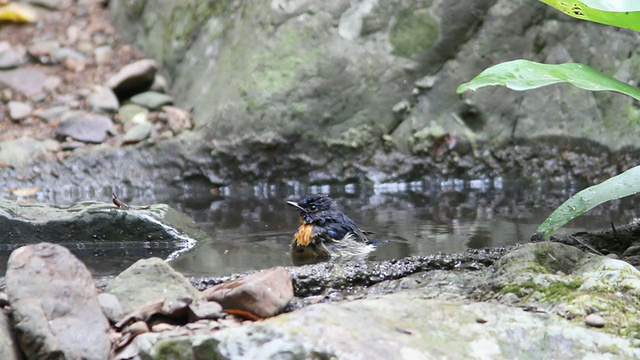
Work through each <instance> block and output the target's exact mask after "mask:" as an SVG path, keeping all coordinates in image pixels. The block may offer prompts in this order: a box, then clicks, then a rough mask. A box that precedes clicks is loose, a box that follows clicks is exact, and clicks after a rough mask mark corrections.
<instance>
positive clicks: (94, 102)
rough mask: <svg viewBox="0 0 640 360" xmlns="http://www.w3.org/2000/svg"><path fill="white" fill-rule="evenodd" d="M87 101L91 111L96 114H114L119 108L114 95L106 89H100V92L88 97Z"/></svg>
mask: <svg viewBox="0 0 640 360" xmlns="http://www.w3.org/2000/svg"><path fill="white" fill-rule="evenodd" d="M88 100H89V104H90V105H91V111H93V112H97V113H107V114H110V113H115V112H116V111H118V107H120V102H119V101H118V98H117V97H116V94H114V93H113V91H111V89H109V88H106V87H103V88H100V90H98V91H96V92H94V93H92V94H91V95H89V99H88Z"/></svg>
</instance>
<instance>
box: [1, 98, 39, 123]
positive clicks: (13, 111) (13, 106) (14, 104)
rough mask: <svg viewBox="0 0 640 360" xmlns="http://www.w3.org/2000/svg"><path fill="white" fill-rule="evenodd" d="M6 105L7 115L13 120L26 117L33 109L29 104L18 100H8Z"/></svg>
mask: <svg viewBox="0 0 640 360" xmlns="http://www.w3.org/2000/svg"><path fill="white" fill-rule="evenodd" d="M7 107H8V108H9V117H10V118H11V120H14V121H20V120H23V119H26V118H27V117H29V115H31V112H32V111H33V107H31V104H28V103H24V102H20V101H9V103H8V104H7Z"/></svg>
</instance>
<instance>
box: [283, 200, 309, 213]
mask: <svg viewBox="0 0 640 360" xmlns="http://www.w3.org/2000/svg"><path fill="white" fill-rule="evenodd" d="M287 205H291V206H293V207H295V208H298V209H300V210H301V211H305V210H304V208H302V206H300V205H298V203H297V202H295V201H287Z"/></svg>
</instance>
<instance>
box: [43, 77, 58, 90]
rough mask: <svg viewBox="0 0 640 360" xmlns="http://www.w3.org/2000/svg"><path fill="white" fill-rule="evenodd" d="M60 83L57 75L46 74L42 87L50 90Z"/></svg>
mask: <svg viewBox="0 0 640 360" xmlns="http://www.w3.org/2000/svg"><path fill="white" fill-rule="evenodd" d="M61 83H62V80H61V79H60V78H59V77H58V76H48V77H47V78H46V79H45V80H44V83H42V87H43V88H44V89H45V90H47V91H49V92H52V91H54V90H56V89H57V88H58V86H60V84H61Z"/></svg>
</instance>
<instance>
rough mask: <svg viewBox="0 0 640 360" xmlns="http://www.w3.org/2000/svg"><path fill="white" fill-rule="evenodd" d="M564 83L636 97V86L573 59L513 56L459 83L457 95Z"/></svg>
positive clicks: (519, 89) (639, 93)
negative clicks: (491, 88) (551, 61)
mask: <svg viewBox="0 0 640 360" xmlns="http://www.w3.org/2000/svg"><path fill="white" fill-rule="evenodd" d="M557 83H567V84H571V85H574V86H577V87H579V88H582V89H585V90H592V91H604V90H610V91H616V92H619V93H623V94H626V95H629V96H631V97H633V98H634V99H636V100H639V101H640V89H639V88H637V87H634V86H631V85H629V84H626V83H623V82H622V81H620V80H617V79H615V78H612V77H611V76H608V75H605V74H603V73H601V72H599V71H597V70H595V69H594V68H592V67H590V66H588V65H584V64H577V63H569V64H558V65H550V64H540V63H537V62H533V61H528V60H513V61H508V62H504V63H502V64H498V65H494V66H492V67H490V68H488V69H486V70H484V71H483V72H481V73H480V74H479V75H478V76H476V77H475V78H473V79H472V80H471V81H469V82H466V83H464V84H462V85H460V86H459V87H458V89H457V92H458V94H459V95H461V94H462V93H464V92H465V91H467V90H473V91H475V90H476V89H479V88H481V87H485V86H496V85H499V86H506V87H508V88H509V89H513V90H518V91H522V90H529V89H536V88H539V87H542V86H546V85H551V84H557Z"/></svg>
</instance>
